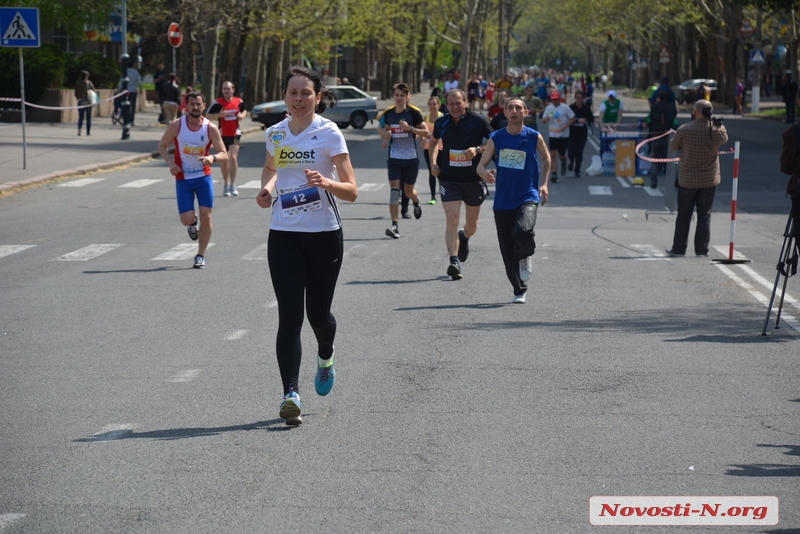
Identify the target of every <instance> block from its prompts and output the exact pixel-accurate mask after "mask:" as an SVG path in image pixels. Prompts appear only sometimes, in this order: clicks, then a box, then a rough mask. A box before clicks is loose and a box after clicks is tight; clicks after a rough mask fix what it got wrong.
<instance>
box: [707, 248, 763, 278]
mask: <svg viewBox="0 0 800 534" xmlns="http://www.w3.org/2000/svg"><path fill="white" fill-rule="evenodd" d="M714 250H716V251H717V252H719V253H720V254H722V257H724V258H727V257H728V253H729V250H728V245H724V246H723V245H714ZM733 259H734V260H746V259H747V256H745V255H744V254H742V253H741V252H739V251H738V250H736V248H734V249H733ZM770 289H772V286H770Z"/></svg>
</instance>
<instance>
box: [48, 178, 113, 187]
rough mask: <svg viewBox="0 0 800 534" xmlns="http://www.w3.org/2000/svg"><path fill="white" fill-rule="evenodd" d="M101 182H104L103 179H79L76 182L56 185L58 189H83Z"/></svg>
mask: <svg viewBox="0 0 800 534" xmlns="http://www.w3.org/2000/svg"><path fill="white" fill-rule="evenodd" d="M103 180H105V178H80V179H78V180H72V181H69V182H64V183H63V184H58V187H83V186H85V185H90V184H93V183H95V182H102V181H103Z"/></svg>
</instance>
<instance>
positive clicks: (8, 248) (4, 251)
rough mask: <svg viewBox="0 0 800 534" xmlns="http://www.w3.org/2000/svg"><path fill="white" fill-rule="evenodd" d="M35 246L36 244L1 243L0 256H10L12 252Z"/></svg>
mask: <svg viewBox="0 0 800 534" xmlns="http://www.w3.org/2000/svg"><path fill="white" fill-rule="evenodd" d="M35 246H36V245H2V246H0V258H4V257H6V256H11V255H12V254H16V253H17V252H22V251H23V250H28V249H29V248H33V247H35Z"/></svg>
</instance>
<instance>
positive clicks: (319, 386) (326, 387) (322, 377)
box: [314, 356, 336, 396]
mask: <svg viewBox="0 0 800 534" xmlns="http://www.w3.org/2000/svg"><path fill="white" fill-rule="evenodd" d="M322 365H326V366H327V367H321V366H322ZM335 380H336V371H335V370H334V368H333V356H331V358H330V359H329V360H323V359H319V360H318V367H317V376H316V377H315V378H314V387H315V388H316V390H317V395H322V396H325V395H327V394H328V393H330V392H331V390H332V389H333V383H334V381H335Z"/></svg>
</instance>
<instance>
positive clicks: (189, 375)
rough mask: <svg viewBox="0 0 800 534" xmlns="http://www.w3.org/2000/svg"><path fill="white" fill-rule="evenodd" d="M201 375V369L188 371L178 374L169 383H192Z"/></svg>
mask: <svg viewBox="0 0 800 534" xmlns="http://www.w3.org/2000/svg"><path fill="white" fill-rule="evenodd" d="M199 374H200V369H187V370H186V371H181V372H180V373H178V374H176V375H175V376H173V377H172V378H170V379H169V380H167V382H172V383H179V382H191V381H192V380H193V379H194V377H196V376H197V375H199Z"/></svg>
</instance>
